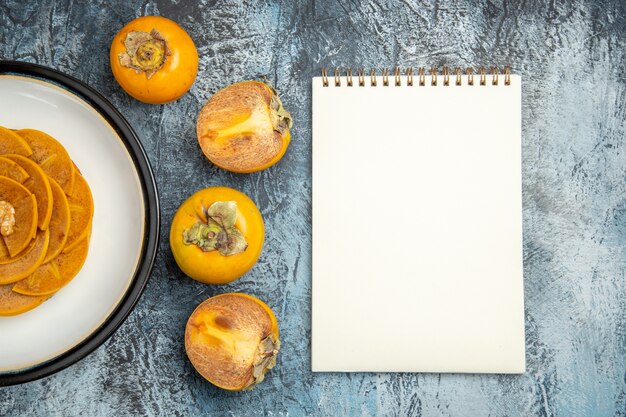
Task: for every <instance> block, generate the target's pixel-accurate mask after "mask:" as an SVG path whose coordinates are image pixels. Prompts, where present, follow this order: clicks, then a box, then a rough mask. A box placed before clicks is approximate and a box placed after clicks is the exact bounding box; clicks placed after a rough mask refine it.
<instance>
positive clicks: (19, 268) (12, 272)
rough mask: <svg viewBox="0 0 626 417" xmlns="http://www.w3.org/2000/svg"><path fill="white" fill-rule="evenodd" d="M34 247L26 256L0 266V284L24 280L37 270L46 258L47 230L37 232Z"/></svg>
mask: <svg viewBox="0 0 626 417" xmlns="http://www.w3.org/2000/svg"><path fill="white" fill-rule="evenodd" d="M35 239H36V240H37V241H36V242H35V246H34V247H33V249H32V250H31V251H30V252H28V253H27V254H26V255H24V256H22V257H21V258H20V259H18V260H17V261H15V262H11V263H8V264H3V265H0V284H12V283H14V282H17V281H19V280H21V279H22V278H26V277H27V276H29V275H31V274H32V273H33V272H35V271H36V270H37V268H39V266H40V265H41V264H42V263H43V260H44V258H45V257H46V251H47V250H48V243H49V241H50V233H49V232H48V231H47V230H44V231H41V230H40V231H39V232H38V233H37V237H36V238H35Z"/></svg>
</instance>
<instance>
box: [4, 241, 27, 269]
mask: <svg viewBox="0 0 626 417" xmlns="http://www.w3.org/2000/svg"><path fill="white" fill-rule="evenodd" d="M35 242H36V240H35V239H31V241H30V243H29V244H28V246H26V249H24V250H23V251H21V252H20V253H18V254H17V255H15V256H13V257H12V256H11V254H10V253H9V248H7V245H6V243H4V240H3V239H0V265H3V264H8V263H10V262H15V261H17V260H18V259H20V258H21V257H22V256H24V255H26V254H27V253H28V252H30V251H31V250H32V249H33V248H34V247H35Z"/></svg>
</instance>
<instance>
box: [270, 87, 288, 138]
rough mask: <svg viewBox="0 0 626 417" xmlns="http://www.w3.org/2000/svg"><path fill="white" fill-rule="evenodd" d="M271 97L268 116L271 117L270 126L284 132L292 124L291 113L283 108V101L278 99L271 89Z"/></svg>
mask: <svg viewBox="0 0 626 417" xmlns="http://www.w3.org/2000/svg"><path fill="white" fill-rule="evenodd" d="M272 93H273V94H272V98H271V99H270V110H271V111H270V116H271V118H272V126H274V130H276V131H277V132H280V134H281V135H282V134H284V133H285V132H286V131H287V130H288V129H291V127H292V126H293V119H292V118H291V113H289V112H288V111H287V110H285V107H283V102H282V101H280V98H279V97H278V94H277V93H276V91H274V89H272Z"/></svg>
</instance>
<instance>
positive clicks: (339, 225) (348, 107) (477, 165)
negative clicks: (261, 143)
mask: <svg viewBox="0 0 626 417" xmlns="http://www.w3.org/2000/svg"><path fill="white" fill-rule="evenodd" d="M312 88H313V90H312V93H313V168H312V170H313V208H312V211H313V255H312V256H313V265H312V269H313V280H312V369H313V371H355V372H358V371H374V372H465V373H523V372H524V371H525V359H524V306H523V304H524V303H523V275H522V272H523V268H522V179H521V79H520V77H519V76H517V75H511V74H510V73H509V71H508V69H507V70H505V71H498V70H497V69H492V70H491V72H490V73H488V72H487V71H486V70H485V69H483V68H480V69H479V70H478V71H476V74H474V73H473V71H471V70H468V71H463V72H461V71H460V70H459V69H457V70H456V71H449V70H448V69H447V68H444V69H443V72H442V71H441V70H439V71H438V70H436V69H432V70H430V71H429V72H428V73H427V72H426V71H424V70H423V69H420V70H419V71H416V72H415V74H414V73H413V71H412V70H410V69H409V70H408V71H406V72H404V71H403V72H402V74H400V71H399V70H395V71H394V72H393V73H388V72H387V71H386V70H385V71H383V73H382V74H380V73H379V74H378V75H376V74H374V73H368V74H365V73H364V72H363V71H358V72H355V73H354V74H353V73H352V72H351V71H350V70H348V71H342V72H339V71H336V72H335V74H334V75H328V74H326V73H325V72H323V74H322V76H321V77H314V78H313V86H312Z"/></svg>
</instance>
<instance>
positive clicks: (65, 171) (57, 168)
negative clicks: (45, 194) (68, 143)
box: [16, 129, 74, 194]
mask: <svg viewBox="0 0 626 417" xmlns="http://www.w3.org/2000/svg"><path fill="white" fill-rule="evenodd" d="M16 133H17V134H18V135H19V136H21V137H22V138H23V139H24V140H25V141H26V142H27V143H28V145H30V147H31V148H32V150H33V153H32V155H30V159H32V160H33V161H35V162H37V163H38V164H39V165H40V166H41V168H43V170H44V172H45V173H46V174H48V175H49V176H50V177H51V178H53V179H54V180H55V181H56V182H58V183H59V185H60V186H61V188H63V191H65V194H71V193H72V191H73V190H74V164H73V163H72V160H71V159H70V156H69V154H68V153H67V151H66V150H65V148H64V147H63V145H61V144H60V143H59V142H58V141H57V140H56V139H55V138H53V137H52V136H50V135H48V134H46V133H44V132H41V131H39V130H35V129H22V130H18V131H17V132H16Z"/></svg>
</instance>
